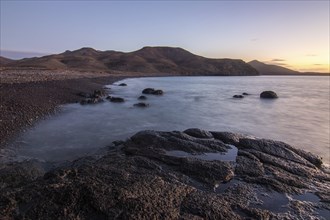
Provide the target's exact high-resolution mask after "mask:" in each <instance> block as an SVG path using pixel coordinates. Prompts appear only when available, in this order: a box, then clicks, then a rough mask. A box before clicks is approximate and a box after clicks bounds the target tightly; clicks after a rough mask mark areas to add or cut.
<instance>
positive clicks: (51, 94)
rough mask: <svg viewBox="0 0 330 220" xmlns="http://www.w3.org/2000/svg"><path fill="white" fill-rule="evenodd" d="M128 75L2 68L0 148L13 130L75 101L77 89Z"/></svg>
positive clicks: (78, 98)
mask: <svg viewBox="0 0 330 220" xmlns="http://www.w3.org/2000/svg"><path fill="white" fill-rule="evenodd" d="M126 77H129V74H120V75H116V74H109V73H96V72H94V73H93V72H79V71H56V70H22V69H15V70H13V69H6V70H1V72H0V79H1V81H0V100H1V104H0V113H1V114H0V150H1V149H2V148H4V147H5V145H6V144H7V143H8V142H9V141H10V140H11V139H12V138H14V136H15V135H16V134H18V133H19V132H21V131H24V129H26V128H27V127H30V126H32V125H33V124H34V123H35V122H37V121H38V120H40V119H41V118H44V117H47V116H48V115H49V114H53V113H54V112H56V111H57V110H58V106H59V105H62V104H67V103H75V102H79V101H81V100H82V99H83V97H81V96H79V94H80V93H84V92H85V93H90V92H92V91H94V90H101V89H102V87H103V86H104V85H106V84H111V83H113V82H115V81H118V80H121V79H123V78H126Z"/></svg>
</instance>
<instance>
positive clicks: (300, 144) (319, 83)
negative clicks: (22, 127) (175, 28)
mask: <svg viewBox="0 0 330 220" xmlns="http://www.w3.org/2000/svg"><path fill="white" fill-rule="evenodd" d="M329 82H330V81H329V77H328V76H246V77H150V78H130V79H125V80H122V81H120V82H117V83H116V84H114V85H108V86H107V87H108V88H110V89H109V90H108V91H109V92H110V93H111V95H112V96H118V97H122V98H124V99H125V100H126V101H125V102H124V103H111V102H108V101H105V102H104V103H100V104H95V105H80V104H69V105H64V106H63V107H62V112H61V113H60V114H58V115H56V116H53V117H51V118H49V119H47V120H43V121H41V122H39V123H38V124H37V125H36V126H35V127H34V128H32V129H30V130H28V131H27V132H25V133H24V134H23V135H21V136H20V137H19V138H18V139H17V140H16V142H15V143H14V145H13V148H12V149H15V152H14V153H13V152H12V156H13V157H16V158H37V159H40V160H46V161H59V160H70V159H74V158H76V157H79V156H82V155H86V154H89V153H91V152H94V151H96V150H98V149H101V148H104V147H107V146H110V145H111V143H112V141H115V140H125V139H126V138H128V137H130V136H131V135H133V134H135V133H136V132H138V131H140V130H149V129H152V130H162V131H173V130H179V131H182V130H185V129H187V128H201V129H205V130H209V131H230V132H239V133H243V134H248V135H253V136H257V137H261V138H267V139H274V140H280V141H283V142H286V143H288V144H291V145H293V146H295V147H297V148H300V149H304V150H306V151H310V152H312V153H314V154H317V155H319V156H321V157H322V158H323V161H324V162H325V163H327V164H329V162H330V155H329V152H330V146H329V123H330V122H329ZM120 83H126V84H127V86H118V84H120ZM147 87H151V88H155V89H162V90H163V91H164V94H163V95H162V96H154V95H146V96H147V100H145V101H144V102H146V103H148V104H149V107H147V108H138V107H133V104H135V103H137V102H139V100H138V99H137V98H138V97H139V96H140V95H142V94H141V91H142V90H143V89H144V88H147ZM265 90H272V91H275V92H276V93H277V94H278V96H279V98H278V99H268V100H266V99H260V98H259V95H260V93H261V92H262V91H265ZM243 92H246V93H248V94H250V95H247V96H245V97H244V98H243V99H234V98H232V96H233V95H236V94H237V95H239V94H242V93H243Z"/></svg>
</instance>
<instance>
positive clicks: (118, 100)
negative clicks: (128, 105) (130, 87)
mask: <svg viewBox="0 0 330 220" xmlns="http://www.w3.org/2000/svg"><path fill="white" fill-rule="evenodd" d="M106 99H107V100H109V101H110V102H125V99H123V98H121V97H114V96H108V97H107V98H106Z"/></svg>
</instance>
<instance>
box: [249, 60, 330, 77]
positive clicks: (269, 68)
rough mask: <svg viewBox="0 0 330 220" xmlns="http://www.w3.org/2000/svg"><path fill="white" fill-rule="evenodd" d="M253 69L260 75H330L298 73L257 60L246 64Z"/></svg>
mask: <svg viewBox="0 0 330 220" xmlns="http://www.w3.org/2000/svg"><path fill="white" fill-rule="evenodd" d="M248 64H250V65H251V66H252V67H253V68H255V69H256V70H258V72H259V73H260V74H261V75H303V76H308V75H310V76H329V75H330V73H325V72H324V73H321V72H299V71H294V70H291V69H288V68H285V67H282V66H278V65H270V64H265V63H262V62H260V61H258V60H252V61H250V62H248Z"/></svg>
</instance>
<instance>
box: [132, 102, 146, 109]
mask: <svg viewBox="0 0 330 220" xmlns="http://www.w3.org/2000/svg"><path fill="white" fill-rule="evenodd" d="M133 106H135V107H141V108H145V107H148V106H149V104H148V103H144V102H139V103H135V104H134V105H133Z"/></svg>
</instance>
